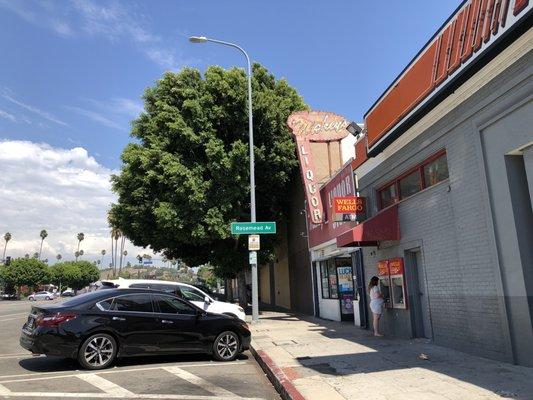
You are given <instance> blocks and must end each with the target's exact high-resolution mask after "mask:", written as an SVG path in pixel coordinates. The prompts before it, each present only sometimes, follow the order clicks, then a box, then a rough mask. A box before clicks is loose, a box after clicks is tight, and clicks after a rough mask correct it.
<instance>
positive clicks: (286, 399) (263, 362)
mask: <svg viewBox="0 0 533 400" xmlns="http://www.w3.org/2000/svg"><path fill="white" fill-rule="evenodd" d="M250 352H251V353H252V354H253V356H254V358H255V359H256V361H257V363H258V364H259V365H260V366H261V368H262V369H263V371H264V372H265V374H266V376H267V377H268V379H269V380H270V382H272V384H273V385H274V387H275V388H276V390H277V391H278V393H279V394H280V396H281V398H282V399H283V400H305V397H304V396H303V395H302V394H301V393H300V392H299V391H298V389H296V387H295V386H294V385H293V384H292V382H291V381H290V379H288V378H287V377H286V376H285V374H284V373H283V371H282V370H281V368H280V367H278V366H277V365H276V363H275V362H274V361H272V359H271V358H270V357H269V356H268V355H267V354H266V353H265V352H264V351H263V350H256V349H254V347H253V346H250Z"/></svg>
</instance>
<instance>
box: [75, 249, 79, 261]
mask: <svg viewBox="0 0 533 400" xmlns="http://www.w3.org/2000/svg"><path fill="white" fill-rule="evenodd" d="M79 256H80V252H79V251H78V250H76V251H75V252H74V257H76V261H78V257H79Z"/></svg>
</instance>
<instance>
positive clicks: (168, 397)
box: [0, 391, 264, 400]
mask: <svg viewBox="0 0 533 400" xmlns="http://www.w3.org/2000/svg"><path fill="white" fill-rule="evenodd" d="M0 394H2V395H4V396H10V397H44V398H49V399H54V398H58V397H73V398H98V399H165V400H212V399H213V396H199V395H192V394H155V393H154V394H135V393H132V395H131V396H126V395H120V394H109V393H61V392H9V391H8V392H7V393H6V394H3V393H2V392H0ZM244 399H245V400H264V399H261V398H258V397H240V396H232V397H224V400H244Z"/></svg>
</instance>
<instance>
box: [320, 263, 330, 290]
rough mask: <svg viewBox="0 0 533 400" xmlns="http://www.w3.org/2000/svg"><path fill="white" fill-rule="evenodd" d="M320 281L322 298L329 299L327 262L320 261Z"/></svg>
mask: <svg viewBox="0 0 533 400" xmlns="http://www.w3.org/2000/svg"><path fill="white" fill-rule="evenodd" d="M320 278H321V279H320V282H321V284H322V298H324V299H329V281H328V264H327V263H326V261H321V262H320Z"/></svg>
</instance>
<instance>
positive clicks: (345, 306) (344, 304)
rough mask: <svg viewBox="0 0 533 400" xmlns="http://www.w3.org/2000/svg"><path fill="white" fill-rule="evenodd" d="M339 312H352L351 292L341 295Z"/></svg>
mask: <svg viewBox="0 0 533 400" xmlns="http://www.w3.org/2000/svg"><path fill="white" fill-rule="evenodd" d="M341 313H342V314H353V293H350V294H348V293H343V294H342V295H341Z"/></svg>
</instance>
